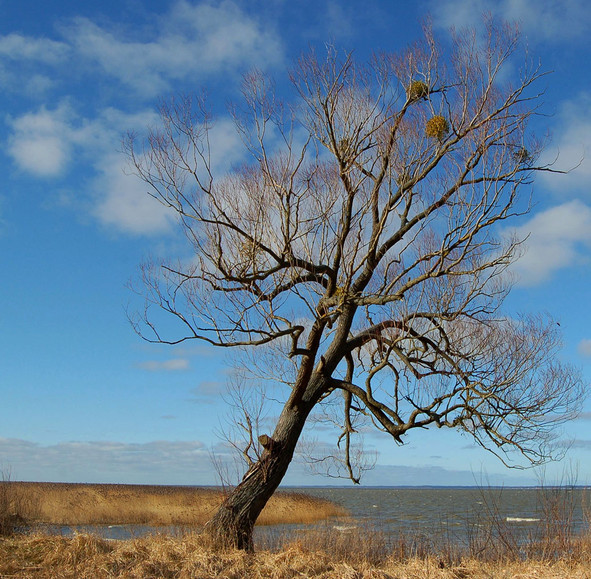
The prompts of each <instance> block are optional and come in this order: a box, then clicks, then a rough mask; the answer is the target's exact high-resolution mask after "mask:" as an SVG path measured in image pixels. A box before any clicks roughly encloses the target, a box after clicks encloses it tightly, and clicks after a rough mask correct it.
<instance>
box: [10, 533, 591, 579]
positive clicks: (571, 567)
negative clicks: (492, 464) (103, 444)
mask: <svg viewBox="0 0 591 579" xmlns="http://www.w3.org/2000/svg"><path fill="white" fill-rule="evenodd" d="M331 537H332V539H331ZM331 540H332V541H334V546H335V549H332V550H326V548H325V547H326V546H327V545H328V546H330V541H331ZM311 543H313V541H309V540H306V539H305V538H304V540H298V541H295V542H294V541H292V542H289V543H287V544H286V545H285V546H284V547H283V548H282V549H281V550H279V551H277V552H272V551H260V552H257V553H255V554H249V553H247V552H245V551H237V550H227V551H224V550H219V549H217V550H216V549H211V548H210V547H209V546H208V544H207V543H206V542H205V540H204V538H203V537H201V536H199V535H197V534H187V535H184V536H180V537H170V536H165V535H158V536H151V537H144V538H139V539H134V540H127V541H107V540H103V539H100V538H98V537H96V536H92V535H85V534H79V535H75V536H73V537H62V536H50V535H30V536H14V537H12V538H5V539H1V540H0V577H2V578H3V579H4V578H8V577H18V578H27V577H30V578H62V579H66V578H72V579H74V578H76V579H85V578H88V579H90V578H92V579H100V578H115V577H119V578H123V577H125V578H145V579H148V578H154V579H156V578H159V579H166V578H170V579H173V578H174V579H184V578H199V579H206V578H214V577H215V578H220V579H221V578H224V579H244V578H253V579H254V578H260V579H263V578H269V579H279V578H292V577H308V578H323V579H329V578H338V579H403V578H404V579H412V578H417V579H418V578H426V577H428V578H430V579H444V578H445V579H452V578H453V579H460V578H467V577H474V578H476V579H479V578H481V579H484V578H486V579H493V578H499V579H500V578H504V579H509V578H511V579H526V578H534V577H535V578H537V579H558V578H566V577H572V578H575V579H581V578H589V577H591V566H590V565H589V562H590V559H589V553H590V551H589V546H590V545H589V543H586V544H585V545H582V544H581V549H580V550H579V552H578V558H572V557H570V558H569V559H568V560H558V561H552V562H549V561H516V560H501V561H494V562H487V561H482V560H479V559H476V558H471V559H470V558H466V559H459V560H457V561H446V560H445V559H442V558H440V557H434V556H432V555H429V556H417V555H415V556H408V557H407V556H404V557H402V558H401V557H400V556H399V555H400V554H401V553H400V551H398V550H394V551H391V552H390V553H389V554H386V553H385V552H384V551H383V550H381V549H376V544H375V542H374V541H370V542H369V545H367V544H365V542H364V539H363V537H361V536H359V535H357V534H353V535H346V534H345V535H343V533H334V532H332V533H331V532H328V534H327V535H326V536H325V539H324V541H323V545H322V547H319V546H317V545H313V544H311Z"/></svg>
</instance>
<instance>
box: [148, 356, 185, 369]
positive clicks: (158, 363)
mask: <svg viewBox="0 0 591 579" xmlns="http://www.w3.org/2000/svg"><path fill="white" fill-rule="evenodd" d="M138 366H139V367H140V368H142V369H143V370H148V371H149V372H178V371H180V370H188V369H189V360H187V359H185V358H172V359H171V360H148V361H147V362H141V363H140V364H138Z"/></svg>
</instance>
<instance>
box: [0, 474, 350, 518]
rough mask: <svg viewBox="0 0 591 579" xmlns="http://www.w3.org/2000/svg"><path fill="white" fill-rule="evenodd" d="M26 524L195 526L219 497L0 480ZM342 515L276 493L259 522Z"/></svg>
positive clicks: (211, 492)
mask: <svg viewBox="0 0 591 579" xmlns="http://www.w3.org/2000/svg"><path fill="white" fill-rule="evenodd" d="M2 497H5V500H4V502H6V503H7V504H8V503H12V506H10V507H9V506H7V507H6V508H7V509H12V511H13V512H14V514H16V515H18V517H19V518H20V519H22V520H24V521H26V522H28V523H33V524H35V523H47V524H52V525H122V524H132V525H153V526H168V525H173V526H181V527H186V526H200V525H203V524H204V523H205V522H206V521H207V520H208V519H209V518H210V516H211V515H212V514H213V513H214V512H215V510H216V509H217V507H218V506H219V504H220V502H221V501H222V499H223V494H222V492H221V491H219V490H216V489H208V488H195V487H176V486H149V485H103V484H66V483H34V482H0V506H1V503H2V502H3V501H2ZM345 515H347V513H346V511H345V510H344V509H343V508H341V507H340V506H339V505H336V504H334V503H331V502H330V501H326V500H322V499H319V498H315V497H310V496H308V495H305V494H302V493H292V492H277V493H275V495H274V496H273V497H272V498H271V500H270V501H269V503H268V504H267V506H266V507H265V509H264V510H263V512H262V513H261V516H260V517H259V520H258V522H257V523H258V524H259V525H274V524H279V523H314V522H316V521H320V520H324V519H327V518H329V517H339V516H345Z"/></svg>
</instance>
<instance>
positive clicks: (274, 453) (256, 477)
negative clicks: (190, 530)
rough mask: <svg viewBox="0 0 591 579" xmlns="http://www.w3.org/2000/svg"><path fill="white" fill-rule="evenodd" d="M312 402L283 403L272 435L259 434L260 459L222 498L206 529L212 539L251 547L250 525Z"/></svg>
mask: <svg viewBox="0 0 591 579" xmlns="http://www.w3.org/2000/svg"><path fill="white" fill-rule="evenodd" d="M313 407H314V403H313V402H311V401H307V402H303V401H301V400H300V401H295V400H294V396H292V397H291V399H290V400H289V401H288V402H287V404H286V405H285V407H284V409H283V411H282V413H281V416H280V417H279V420H278V422H277V426H276V427H275V432H274V433H273V436H271V437H269V436H261V437H259V441H260V442H261V444H262V446H263V448H264V451H263V453H262V455H261V458H260V459H259V460H258V462H256V463H255V464H254V465H253V466H252V467H251V468H250V469H249V470H248V472H247V473H246V474H245V475H244V477H243V479H242V482H241V483H240V484H239V485H238V486H237V487H235V488H234V489H233V490H232V492H231V493H230V494H229V496H228V497H227V498H226V499H225V500H224V502H223V503H222V505H221V506H220V508H219V510H218V511H217V513H216V514H215V515H214V517H213V518H212V519H211V520H210V521H209V522H208V523H207V527H206V529H207V531H208V532H209V534H210V535H211V536H212V537H213V538H214V539H215V540H216V541H219V542H221V543H223V544H225V545H229V546H233V547H236V548H238V549H246V550H252V548H253V543H252V533H253V528H254V524H255V522H256V520H257V518H258V516H259V514H260V513H261V511H262V510H263V508H264V507H265V505H266V504H267V501H268V500H269V499H270V498H271V496H272V495H273V493H274V492H275V490H276V489H277V487H278V486H279V483H280V482H281V481H282V479H283V477H284V476H285V473H286V472H287V468H288V467H289V464H290V462H291V459H292V458H293V454H294V451H295V447H296V445H297V442H298V440H299V437H300V434H301V433H302V430H303V428H304V425H305V423H306V420H307V418H308V415H309V413H310V411H311V409H312V408H313Z"/></svg>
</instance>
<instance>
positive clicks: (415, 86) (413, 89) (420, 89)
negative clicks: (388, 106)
mask: <svg viewBox="0 0 591 579" xmlns="http://www.w3.org/2000/svg"><path fill="white" fill-rule="evenodd" d="M428 94H429V87H428V86H427V84H426V83H424V82H423V81H422V80H413V81H412V82H411V83H410V85H409V86H408V88H407V89H406V96H407V97H408V100H409V101H416V100H419V99H422V98H424V97H426V96H427V95H428Z"/></svg>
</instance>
